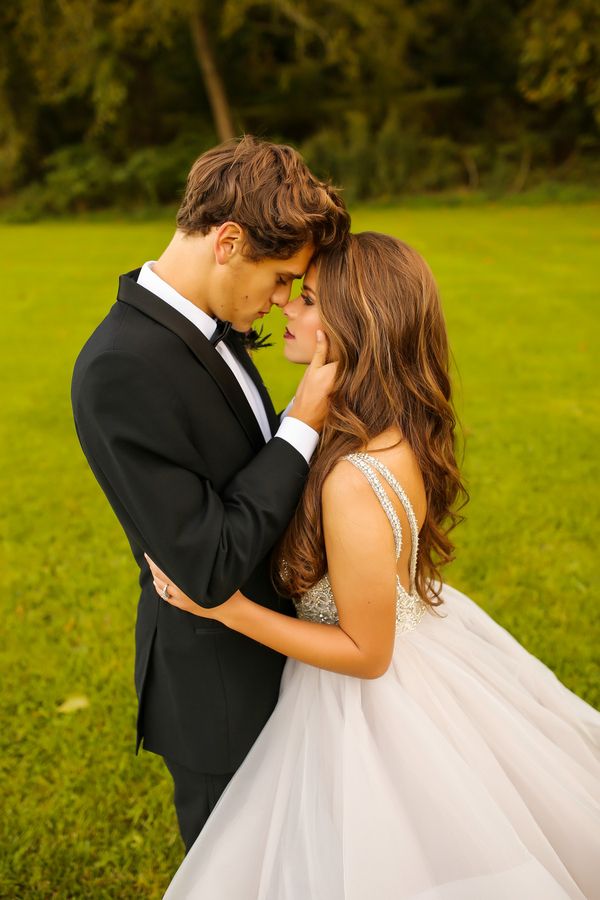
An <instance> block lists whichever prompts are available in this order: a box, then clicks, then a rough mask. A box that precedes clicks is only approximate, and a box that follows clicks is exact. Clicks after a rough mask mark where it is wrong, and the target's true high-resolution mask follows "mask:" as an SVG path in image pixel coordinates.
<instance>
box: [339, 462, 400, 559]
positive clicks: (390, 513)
mask: <svg viewBox="0 0 600 900" xmlns="http://www.w3.org/2000/svg"><path fill="white" fill-rule="evenodd" d="M344 459H347V460H348V462H350V463H352V465H353V466H355V467H356V468H357V469H358V470H359V471H360V472H362V473H363V475H364V476H365V478H366V479H367V481H368V482H369V484H370V485H371V487H372V488H373V490H374V492H375V496H376V497H377V499H378V500H379V502H380V504H381V506H382V508H383V511H384V513H385V514H386V516H387V517H388V520H389V523H390V525H391V526H392V531H393V532H394V545H395V547H396V560H398V559H399V557H400V552H401V550H402V526H401V524H400V519H399V518H398V513H397V512H396V510H395V509H394V504H393V503H392V501H391V500H390V498H389V497H388V494H387V491H386V489H385V488H384V486H383V485H382V483H381V481H380V480H379V478H378V477H377V475H376V474H375V472H374V471H373V469H372V468H371V466H370V465H369V464H368V463H367V462H366V460H365V459H363V454H360V453H350V454H349V455H348V456H344Z"/></svg>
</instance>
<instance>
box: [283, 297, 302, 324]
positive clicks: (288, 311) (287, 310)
mask: <svg viewBox="0 0 600 900" xmlns="http://www.w3.org/2000/svg"><path fill="white" fill-rule="evenodd" d="M296 300H298V297H296ZM296 300H288V302H287V303H286V304H285V306H282V308H281V310H282V312H283V314H284V316H287V317H288V319H293V318H294V315H295V314H296Z"/></svg>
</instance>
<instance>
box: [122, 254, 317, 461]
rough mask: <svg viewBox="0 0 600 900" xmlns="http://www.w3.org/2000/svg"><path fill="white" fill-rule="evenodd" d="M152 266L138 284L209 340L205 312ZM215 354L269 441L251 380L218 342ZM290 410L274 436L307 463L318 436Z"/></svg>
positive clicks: (209, 324)
mask: <svg viewBox="0 0 600 900" xmlns="http://www.w3.org/2000/svg"><path fill="white" fill-rule="evenodd" d="M153 267H154V261H150V262H147V263H144V265H143V266H142V269H141V271H140V274H139V276H138V284H140V285H141V286H142V287H144V288H146V290H148V291H151V292H152V293H153V294H155V295H156V296H157V297H160V299H161V300H163V301H164V302H165V303H168V304H169V306H172V307H173V308H174V309H176V310H177V312H179V313H181V315H182V316H185V318H186V319H188V320H189V321H190V322H191V323H192V324H193V325H195V326H196V328H198V329H199V330H200V331H201V332H202V334H203V335H204V336H205V337H206V338H208V339H209V340H210V338H211V337H212V336H213V334H214V332H215V331H216V328H217V323H216V322H215V320H214V319H212V318H211V317H210V316H209V315H208V314H207V313H205V312H204V310H202V309H199V308H198V307H197V306H195V305H194V304H193V303H192V302H191V300H186V298H185V297H183V296H182V295H181V294H180V293H179V292H178V291H176V290H175V288H173V287H171V285H170V284H167V282H166V281H163V279H162V278H160V276H159V275H157V274H156V272H154V271H153ZM215 351H216V352H217V353H219V354H220V355H221V356H222V357H223V360H224V361H225V362H226V363H227V365H228V366H229V368H230V369H231V371H232V372H233V374H234V375H235V377H236V380H237V382H238V384H239V386H240V387H241V389H242V391H243V392H244V395H245V397H246V399H247V401H248V403H249V404H250V408H251V409H252V412H253V413H254V415H255V416H256V420H257V422H258V424H259V426H260V430H261V431H262V433H263V436H264V439H265V441H270V440H271V437H272V436H273V435H272V434H271V428H270V426H269V420H268V418H267V413H266V411H265V407H264V404H263V402H262V399H261V396H260V394H259V393H258V389H257V387H256V385H255V384H254V382H253V380H252V378H251V377H250V375H249V374H248V373H247V372H246V370H245V369H244V368H243V366H242V365H241V363H240V362H239V361H238V360H237V359H236V357H235V355H234V354H233V353H232V352H231V350H230V349H229V347H228V346H227V344H225V342H224V341H219V343H218V344H217V346H216V347H215ZM290 407H291V403H290V404H289V405H288V407H287V408H286V410H285V412H284V414H283V415H282V417H281V418H282V421H281V424H280V426H279V428H278V429H277V434H276V435H275V436H276V437H278V438H282V439H283V440H284V441H287V442H288V444H291V445H292V447H295V449H296V450H297V451H298V452H299V453H301V454H302V456H303V457H304V459H305V460H306V462H307V463H310V460H311V457H312V455H313V453H314V452H315V450H316V447H317V444H318V442H319V435H318V433H317V432H316V431H315V430H314V428H311V427H310V425H307V424H306V422H301V421H300V419H295V418H294V417H293V416H289V415H288V411H289V409H290Z"/></svg>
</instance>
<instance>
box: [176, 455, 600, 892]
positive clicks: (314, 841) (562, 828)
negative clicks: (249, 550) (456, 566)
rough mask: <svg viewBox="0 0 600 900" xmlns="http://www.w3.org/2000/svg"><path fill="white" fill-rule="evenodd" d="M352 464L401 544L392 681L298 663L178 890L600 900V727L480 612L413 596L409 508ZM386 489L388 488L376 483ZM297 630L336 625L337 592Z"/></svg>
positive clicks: (327, 591)
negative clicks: (434, 605)
mask: <svg viewBox="0 0 600 900" xmlns="http://www.w3.org/2000/svg"><path fill="white" fill-rule="evenodd" d="M347 458H348V459H350V461H351V462H353V463H354V465H356V466H357V468H359V469H360V470H361V471H362V472H363V473H364V475H365V477H367V478H368V480H369V482H370V484H371V486H372V487H373V489H374V490H375V493H376V494H377V496H378V498H379V499H380V502H381V503H382V506H383V508H384V510H385V512H386V514H387V516H388V518H389V519H390V522H391V525H392V528H393V530H394V536H395V540H396V551H397V554H398V555H399V551H400V547H401V540H402V530H401V526H400V521H399V519H398V516H397V515H396V512H395V510H394V508H393V506H392V504H391V503H390V500H389V497H388V495H387V492H386V490H385V489H384V487H383V485H382V483H381V481H380V477H383V479H385V480H386V481H387V482H388V483H389V485H390V486H391V488H392V489H393V490H394V491H395V492H396V494H397V495H398V496H399V498H400V500H401V502H402V504H403V506H404V508H405V510H406V513H407V517H408V521H409V523H410V526H411V532H412V554H411V579H412V585H413V589H412V590H411V592H410V593H409V592H407V591H406V590H404V588H402V586H401V585H400V582H399V581H398V602H397V629H396V630H397V637H396V643H395V649H394V653H393V658H392V661H391V664H390V667H389V669H388V671H387V672H386V674H385V675H383V676H382V677H381V678H378V679H374V680H361V679H359V678H354V677H351V676H346V675H339V674H336V673H332V672H328V671H324V670H321V669H317V668H314V667H313V666H309V665H305V664H303V663H300V662H297V661H295V660H292V659H290V660H288V662H287V663H286V666H285V670H284V675H283V679H282V683H281V694H280V699H279V702H278V704H277V707H276V709H275V711H274V712H273V714H272V716H271V718H270V719H269V721H268V723H267V724H266V726H265V728H264V729H263V731H262V733H261V735H260V736H259V738H258V740H257V741H256V743H255V745H254V747H253V748H252V750H251V751H250V753H249V755H248V756H247V758H246V759H245V761H244V763H243V764H242V766H241V768H240V769H239V770H238V772H237V773H236V775H235V776H234V778H233V779H232V781H231V782H230V784H229V786H228V788H227V789H226V791H225V793H224V794H223V796H222V797H221V799H220V801H219V803H218V805H217V806H216V808H215V810H214V812H213V814H212V815H211V817H210V818H209V820H208V822H207V824H206V826H205V828H204V830H203V831H202V833H201V834H200V836H199V837H198V839H197V841H196V843H195V844H194V846H193V847H192V849H191V851H190V852H189V853H188V855H187V857H186V858H185V860H184V862H183V863H182V865H181V867H180V868H179V870H178V871H177V873H176V875H175V877H174V879H173V881H172V882H171V884H170V886H169V888H168V889H167V892H166V894H165V898H167V900H183V898H198V900H200V898H202V900H409V898H410V900H483V898H485V900H559V898H560V900H564V898H580V900H582V898H587V900H589V898H600V752H599V751H600V714H599V713H598V712H596V711H595V710H594V709H592V707H590V706H588V705H587V704H586V703H584V702H583V701H582V700H580V699H579V698H578V697H577V696H576V695H575V694H573V693H571V692H570V691H569V690H567V688H565V687H564V686H563V685H562V684H561V683H560V682H559V681H558V680H557V678H556V677H555V676H554V675H553V674H552V672H551V671H550V670H549V669H548V668H546V666H544V665H543V664H542V663H541V662H540V661H539V660H538V659H536V658H535V657H534V656H532V655H531V654H530V653H528V652H527V651H526V650H525V649H524V648H523V647H522V646H521V645H520V644H519V643H518V642H517V641H516V640H514V638H512V637H511V636H510V635H509V634H508V632H506V631H505V630H504V629H503V628H502V627H500V626H499V625H497V624H496V623H495V622H494V621H493V620H492V619H491V618H490V617H489V616H488V615H487V614H486V613H485V612H483V610H481V609H480V608H479V607H478V606H477V605H476V604H475V603H474V602H473V601H472V600H470V599H469V598H468V597H466V596H464V594H461V593H460V592H459V591H457V590H454V589H453V588H451V587H448V586H445V587H444V589H443V598H444V601H445V602H444V605H443V607H441V610H442V611H443V617H441V616H439V615H435V614H433V613H431V612H429V611H428V610H426V608H425V605H424V604H423V603H422V601H421V600H420V598H419V597H418V596H417V594H416V593H415V591H414V573H415V567H416V556H417V546H418V533H417V526H416V519H415V516H414V512H413V510H412V508H411V505H410V502H409V500H408V498H407V496H406V494H405V493H404V491H403V490H402V488H401V486H400V485H399V484H398V482H397V481H396V479H395V478H394V476H393V475H392V473H391V472H390V471H389V470H388V469H387V468H386V467H385V466H383V464H382V463H381V462H380V461H379V460H377V459H375V458H373V457H371V456H369V455H367V454H353V455H352V456H350V457H347ZM377 473H378V474H377ZM297 611H298V615H299V617H301V618H307V619H311V620H315V621H323V622H336V621H337V615H336V609H335V603H334V600H333V596H332V592H331V588H330V586H329V581H328V579H327V576H325V578H324V579H322V581H321V582H319V584H317V585H315V587H313V588H312V589H311V590H310V591H309V592H308V594H306V595H305V597H303V598H302V600H301V601H300V602H299V603H298V604H297Z"/></svg>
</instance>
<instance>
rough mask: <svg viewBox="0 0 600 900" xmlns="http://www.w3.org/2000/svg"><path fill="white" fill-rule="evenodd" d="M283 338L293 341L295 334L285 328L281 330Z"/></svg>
mask: <svg viewBox="0 0 600 900" xmlns="http://www.w3.org/2000/svg"><path fill="white" fill-rule="evenodd" d="M283 339H284V341H295V340H296V337H295V335H293V334H292V332H291V331H290V330H289V329H288V328H286V329H285V331H284V332H283Z"/></svg>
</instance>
